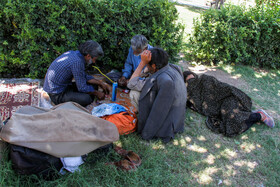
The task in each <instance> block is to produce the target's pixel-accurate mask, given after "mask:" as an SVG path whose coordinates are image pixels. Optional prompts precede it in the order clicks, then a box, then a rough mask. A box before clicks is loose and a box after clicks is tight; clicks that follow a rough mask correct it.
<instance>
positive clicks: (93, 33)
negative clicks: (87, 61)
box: [0, 0, 184, 78]
mask: <svg viewBox="0 0 280 187" xmlns="http://www.w3.org/2000/svg"><path fill="white" fill-rule="evenodd" d="M177 18H178V13H177V10H176V8H175V6H174V3H171V2H169V1H168V0H141V1H139V0H129V1H128V0H99V1H97V0H96V1H95V0H24V1H23V0H13V1H10V0H1V2H0V27H1V31H0V43H1V48H0V76H1V77H24V76H26V77H32V78H43V77H44V75H45V73H46V71H47V68H48V66H49V65H50V63H51V62H52V61H53V60H54V59H55V58H56V57H57V56H59V55H60V54H62V53H63V52H65V51H68V50H77V47H78V45H79V44H80V43H82V42H84V41H86V40H89V39H92V40H95V41H97V42H99V43H100V44H101V46H102V48H103V50H104V57H103V58H102V59H100V61H98V62H97V63H98V65H99V66H100V67H101V68H102V69H104V68H105V69H107V70H109V69H111V68H117V69H122V68H123V64H124V62H125V60H126V56H127V54H128V49H129V46H130V39H131V38H132V36H134V35H136V34H143V35H145V36H146V37H147V39H148V40H149V43H150V44H151V45H153V46H160V47H162V48H163V49H165V50H166V51H167V52H168V54H169V55H170V56H171V60H173V61H175V60H176V56H177V54H178V52H179V50H180V49H181V47H182V37H183V30H184V27H183V26H182V25H181V24H178V23H176V20H177Z"/></svg>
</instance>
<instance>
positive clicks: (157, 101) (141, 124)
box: [128, 48, 187, 143]
mask: <svg viewBox="0 0 280 187" xmlns="http://www.w3.org/2000/svg"><path fill="white" fill-rule="evenodd" d="M146 65H147V69H148V71H149V73H150V74H151V75H150V76H149V77H148V78H143V77H140V76H141V75H143V74H141V72H142V69H143V68H144V67H145V66H146ZM128 88H130V89H132V91H131V92H130V96H131V98H132V101H133V102H132V103H134V104H136V106H138V104H137V103H139V106H138V124H137V132H138V133H140V134H141V136H142V138H143V139H145V140H150V139H153V138H161V139H162V141H163V142H164V143H167V142H169V141H170V140H171V139H172V138H174V135H175V134H176V133H179V132H183V130H184V120H185V111H186V108H185V103H186V99H187V96H186V87H185V84H184V81H183V75H182V71H181V69H180V68H179V67H178V66H176V65H173V64H169V63H168V54H167V53H166V52H165V51H164V50H163V49H160V48H153V49H151V50H150V51H149V50H145V51H144V52H143V53H142V54H141V62H140V64H139V66H138V67H137V68H136V70H135V71H134V73H133V74H132V76H131V78H130V80H129V82H128ZM133 90H134V91H136V92H134V91H133ZM133 92H134V94H133ZM137 92H138V93H137ZM135 93H136V94H135Z"/></svg>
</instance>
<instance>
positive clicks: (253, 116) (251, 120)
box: [243, 113, 262, 132]
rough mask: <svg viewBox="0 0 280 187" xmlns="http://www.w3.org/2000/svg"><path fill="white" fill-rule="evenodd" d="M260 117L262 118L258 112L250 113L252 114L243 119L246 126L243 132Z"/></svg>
mask: <svg viewBox="0 0 280 187" xmlns="http://www.w3.org/2000/svg"><path fill="white" fill-rule="evenodd" d="M261 119H262V116H261V114H259V113H252V114H250V116H249V119H247V120H246V121H245V123H246V125H247V128H246V129H245V130H244V131H243V132H245V131H247V130H248V129H250V128H251V127H252V126H253V125H254V124H255V123H256V122H259V121H261Z"/></svg>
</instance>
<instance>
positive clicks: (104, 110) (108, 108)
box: [91, 103, 127, 117]
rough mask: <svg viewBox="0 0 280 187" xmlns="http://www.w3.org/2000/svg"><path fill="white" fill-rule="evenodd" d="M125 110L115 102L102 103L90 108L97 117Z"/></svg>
mask: <svg viewBox="0 0 280 187" xmlns="http://www.w3.org/2000/svg"><path fill="white" fill-rule="evenodd" d="M124 111H127V109H126V108H125V107H123V106H122V105H119V104H116V103H109V104H106V103H104V104H102V105H99V106H96V107H94V108H93V109H92V111H91V114H92V115H94V116H97V117H102V116H106V115H111V114H117V113H120V112H124Z"/></svg>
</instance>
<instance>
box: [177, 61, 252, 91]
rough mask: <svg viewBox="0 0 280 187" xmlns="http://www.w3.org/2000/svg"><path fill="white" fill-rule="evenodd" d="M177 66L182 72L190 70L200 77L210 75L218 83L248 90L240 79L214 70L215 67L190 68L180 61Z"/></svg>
mask: <svg viewBox="0 0 280 187" xmlns="http://www.w3.org/2000/svg"><path fill="white" fill-rule="evenodd" d="M179 65H180V66H181V67H182V68H183V69H184V70H188V69H189V70H191V71H193V72H194V73H196V74H198V75H200V74H202V73H204V74H207V75H211V76H213V77H216V78H217V79H218V80H219V81H221V82H225V83H228V84H230V85H233V86H235V87H237V88H240V89H244V88H248V87H249V85H248V84H247V83H246V81H244V80H242V79H240V78H239V77H237V76H232V75H230V74H228V73H226V72H224V71H222V70H219V69H216V68H215V67H207V66H203V65H200V66H195V67H194V66H190V65H189V64H188V63H187V62H186V61H183V60H181V61H180V62H179Z"/></svg>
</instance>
